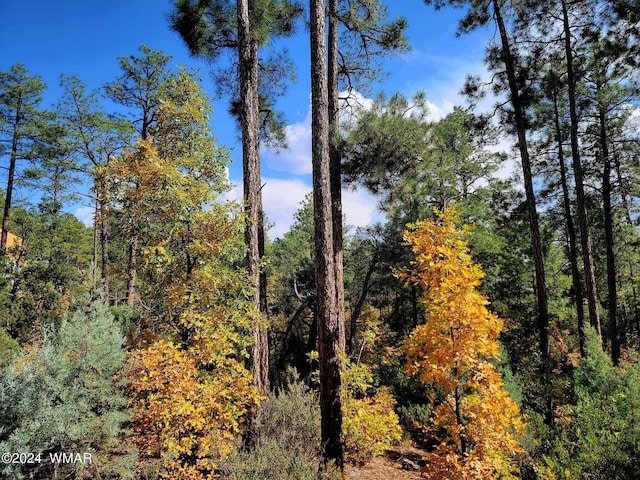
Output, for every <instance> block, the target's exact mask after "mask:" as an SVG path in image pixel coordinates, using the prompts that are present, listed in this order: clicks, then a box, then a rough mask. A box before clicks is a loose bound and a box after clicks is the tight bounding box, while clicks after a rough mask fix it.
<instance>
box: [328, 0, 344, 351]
mask: <svg viewBox="0 0 640 480" xmlns="http://www.w3.org/2000/svg"><path fill="white" fill-rule="evenodd" d="M338 25H339V22H338V0H329V42H328V43H329V45H328V59H329V60H328V68H327V71H328V76H329V158H330V167H329V171H330V176H331V215H332V217H333V257H334V265H335V275H336V301H337V302H338V328H339V331H340V345H341V347H340V348H341V349H342V351H343V352H344V351H345V342H346V332H345V330H346V327H345V313H344V249H343V245H342V243H343V241H342V165H341V163H342V159H341V158H340V151H339V149H338V147H337V145H336V143H337V137H338V135H339V134H340V115H339V113H340V106H339V96H338V69H339V65H338Z"/></svg>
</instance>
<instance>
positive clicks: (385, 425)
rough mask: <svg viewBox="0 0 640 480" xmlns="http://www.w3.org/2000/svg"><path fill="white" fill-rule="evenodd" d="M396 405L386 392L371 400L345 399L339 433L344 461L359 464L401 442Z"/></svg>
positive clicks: (384, 389) (367, 398)
mask: <svg viewBox="0 0 640 480" xmlns="http://www.w3.org/2000/svg"><path fill="white" fill-rule="evenodd" d="M395 404H396V402H395V400H394V398H393V396H392V395H391V392H389V390H388V389H386V388H381V389H380V390H378V392H377V393H376V394H375V395H374V396H373V397H365V398H361V399H354V398H347V400H346V401H345V402H344V404H343V405H344V418H343V424H342V430H343V432H344V434H345V444H346V451H347V458H348V459H349V460H351V461H352V462H356V463H362V462H364V461H366V460H367V459H370V458H371V457H377V456H379V455H382V454H383V453H384V452H385V451H386V450H389V449H390V448H391V447H392V446H393V445H394V444H396V443H398V442H399V441H400V439H401V438H402V428H401V427H400V423H399V421H398V415H396V412H395V411H394V409H393V408H394V406H395Z"/></svg>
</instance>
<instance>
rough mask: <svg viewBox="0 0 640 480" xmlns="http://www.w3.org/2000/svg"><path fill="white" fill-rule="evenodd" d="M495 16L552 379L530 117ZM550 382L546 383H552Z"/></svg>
mask: <svg viewBox="0 0 640 480" xmlns="http://www.w3.org/2000/svg"><path fill="white" fill-rule="evenodd" d="M493 5H494V14H495V20H496V24H497V26H498V29H499V31H500V40H501V43H502V56H503V61H504V66H505V70H506V73H507V79H508V83H509V93H510V97H511V105H512V107H513V111H514V120H515V127H516V133H517V136H518V148H519V150H520V159H521V161H522V173H523V177H524V190H525V196H526V201H527V213H528V217H529V233H530V235H531V253H532V255H533V264H534V268H535V280H536V297H537V303H538V337H539V343H540V355H541V357H542V363H543V375H544V376H545V377H548V376H549V374H550V372H551V364H550V351H549V305H548V300H547V282H546V276H545V271H544V258H543V255H542V245H541V242H540V228H539V226H538V212H537V210H536V198H535V193H534V190H533V175H532V172H531V160H530V158H529V150H528V147H527V136H526V117H525V111H524V105H523V104H522V100H521V98H520V91H519V90H518V81H517V78H516V68H515V62H514V58H513V54H512V53H511V46H510V44H509V38H508V36H507V30H506V28H505V25H504V20H503V18H502V13H501V11H500V8H501V7H500V4H499V3H498V0H494V2H493ZM549 380H550V379H549V378H547V379H546V380H545V381H546V382H547V383H548V381H549ZM546 397H547V398H546V399H545V401H546V412H545V421H546V423H547V424H549V425H550V424H551V423H552V422H553V411H552V408H551V407H552V405H551V402H552V397H551V393H550V392H548V394H547V395H546Z"/></svg>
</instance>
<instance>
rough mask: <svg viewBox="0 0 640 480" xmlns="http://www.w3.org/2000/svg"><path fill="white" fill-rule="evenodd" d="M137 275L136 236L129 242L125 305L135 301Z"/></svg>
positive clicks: (131, 305)
mask: <svg viewBox="0 0 640 480" xmlns="http://www.w3.org/2000/svg"><path fill="white" fill-rule="evenodd" d="M137 276H138V236H137V235H135V236H134V237H133V238H132V239H131V243H130V244H129V279H128V280H127V305H129V306H130V307H133V305H134V304H135V301H136V279H137Z"/></svg>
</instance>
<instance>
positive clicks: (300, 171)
mask: <svg viewBox="0 0 640 480" xmlns="http://www.w3.org/2000/svg"><path fill="white" fill-rule="evenodd" d="M285 135H286V138H287V144H288V146H289V148H287V149H286V150H283V151H281V152H274V151H272V150H270V149H268V148H265V149H264V150H263V152H262V155H263V158H264V159H265V162H266V164H267V165H268V166H269V168H271V169H272V170H275V171H278V172H287V173H290V174H293V175H309V174H311V111H310V110H309V111H308V112H307V115H306V116H305V118H304V120H302V121H300V122H297V123H294V124H293V125H287V126H286V127H285Z"/></svg>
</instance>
